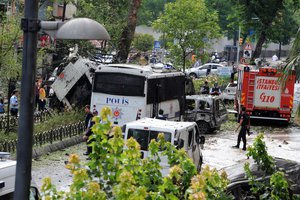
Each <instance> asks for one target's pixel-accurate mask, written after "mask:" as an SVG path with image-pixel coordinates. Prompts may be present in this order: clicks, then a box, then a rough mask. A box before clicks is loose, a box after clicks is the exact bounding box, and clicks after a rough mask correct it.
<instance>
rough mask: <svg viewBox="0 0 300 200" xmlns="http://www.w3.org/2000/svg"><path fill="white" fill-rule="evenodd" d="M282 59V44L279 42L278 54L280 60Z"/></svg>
mask: <svg viewBox="0 0 300 200" xmlns="http://www.w3.org/2000/svg"><path fill="white" fill-rule="evenodd" d="M280 58H281V42H280V41H279V52H278V60H280Z"/></svg>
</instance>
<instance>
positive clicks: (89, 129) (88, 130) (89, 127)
mask: <svg viewBox="0 0 300 200" xmlns="http://www.w3.org/2000/svg"><path fill="white" fill-rule="evenodd" d="M97 115H98V112H97V111H96V110H95V111H93V114H92V117H90V120H89V122H88V125H87V128H86V131H85V133H84V136H83V139H84V140H85V141H86V144H87V152H86V153H84V155H90V153H92V151H93V148H92V147H91V146H90V144H91V143H92V142H93V141H95V140H94V139H89V137H90V136H91V135H92V134H93V131H92V127H93V125H94V124H95V121H93V117H96V116H97ZM88 160H89V158H88Z"/></svg>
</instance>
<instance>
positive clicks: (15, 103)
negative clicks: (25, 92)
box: [9, 90, 19, 117]
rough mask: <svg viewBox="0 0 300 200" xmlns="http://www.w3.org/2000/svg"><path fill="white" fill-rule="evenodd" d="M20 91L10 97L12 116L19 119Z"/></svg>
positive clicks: (14, 92) (15, 91)
mask: <svg viewBox="0 0 300 200" xmlns="http://www.w3.org/2000/svg"><path fill="white" fill-rule="evenodd" d="M18 94H19V93H18V91H17V90H14V91H13V93H12V96H11V97H10V102H9V103H10V114H11V116H14V117H18V111H19V103H18Z"/></svg>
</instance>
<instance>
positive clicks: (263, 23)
mask: <svg viewBox="0 0 300 200" xmlns="http://www.w3.org/2000/svg"><path fill="white" fill-rule="evenodd" d="M234 2H236V1H234ZM291 5H292V6H291ZM299 5H300V3H299V1H297V0H263V1H261V0H252V1H249V0H240V1H238V4H237V5H236V6H237V8H238V9H235V10H236V12H233V13H232V14H231V15H232V16H231V17H229V18H230V19H233V18H236V21H238V22H239V25H240V26H241V27H242V30H244V31H246V32H247V31H248V30H249V28H251V27H254V29H255V31H256V34H257V38H258V40H257V43H256V48H255V51H254V53H253V54H252V59H254V58H258V57H259V56H260V54H261V50H262V46H263V44H264V43H265V41H266V40H268V39H269V40H273V38H275V35H273V34H274V29H275V30H276V32H279V35H281V34H280V32H284V31H286V30H282V29H281V28H283V29H284V27H282V22H283V13H284V12H288V11H287V10H285V9H288V10H289V12H290V11H293V12H294V8H299ZM254 19H255V20H254ZM280 24H281V25H280ZM272 36H274V37H273V38H272ZM273 41H274V40H273Z"/></svg>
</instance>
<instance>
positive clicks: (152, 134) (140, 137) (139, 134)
mask: <svg viewBox="0 0 300 200" xmlns="http://www.w3.org/2000/svg"><path fill="white" fill-rule="evenodd" d="M159 133H163V134H164V135H165V140H166V141H167V142H171V133H169V132H163V131H149V130H141V129H129V130H128V136H127V139H129V138H131V137H133V138H134V139H135V140H136V141H137V142H138V143H139V144H140V145H141V150H144V151H148V145H149V144H150V142H151V140H152V139H154V140H156V139H157V136H158V134H159Z"/></svg>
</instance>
